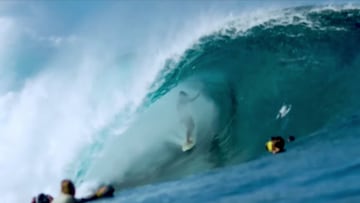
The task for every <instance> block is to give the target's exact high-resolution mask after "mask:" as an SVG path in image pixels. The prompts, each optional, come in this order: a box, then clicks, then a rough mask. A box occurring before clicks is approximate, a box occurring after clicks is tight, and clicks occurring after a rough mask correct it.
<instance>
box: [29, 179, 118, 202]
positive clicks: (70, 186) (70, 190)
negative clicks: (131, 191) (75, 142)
mask: <svg viewBox="0 0 360 203" xmlns="http://www.w3.org/2000/svg"><path fill="white" fill-rule="evenodd" d="M114 192H115V189H114V188H113V187H112V186H111V185H106V186H102V187H100V188H99V189H98V190H97V191H96V193H94V194H92V195H90V196H89V197H86V198H81V199H76V198H75V186H74V183H73V182H72V181H71V180H68V179H65V180H63V181H61V193H60V195H59V196H58V197H56V198H55V199H53V198H52V197H51V196H50V195H45V194H39V195H38V197H37V198H33V200H32V202H31V203H84V202H89V201H92V200H97V199H100V198H106V197H113V195H114Z"/></svg>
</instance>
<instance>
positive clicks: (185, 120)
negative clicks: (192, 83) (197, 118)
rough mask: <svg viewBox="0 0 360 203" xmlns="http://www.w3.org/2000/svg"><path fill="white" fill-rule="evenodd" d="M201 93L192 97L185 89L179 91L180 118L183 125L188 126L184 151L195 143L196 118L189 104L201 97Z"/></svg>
mask: <svg viewBox="0 0 360 203" xmlns="http://www.w3.org/2000/svg"><path fill="white" fill-rule="evenodd" d="M199 95H200V93H198V94H197V95H196V96H194V97H192V98H190V97H189V95H188V94H187V93H186V92H185V91H180V92H179V97H178V101H177V106H176V107H177V112H178V114H179V120H180V123H181V124H182V125H184V127H185V128H186V141H185V143H184V144H183V146H182V150H183V151H188V150H190V149H192V148H193V147H194V145H195V137H194V134H193V132H194V128H195V123H194V119H193V118H192V116H191V113H190V112H189V106H188V104H189V103H190V102H193V101H195V100H196V99H197V98H198V97H199Z"/></svg>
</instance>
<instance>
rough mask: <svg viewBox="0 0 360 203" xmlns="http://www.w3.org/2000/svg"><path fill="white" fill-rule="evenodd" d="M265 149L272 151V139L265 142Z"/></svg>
mask: <svg viewBox="0 0 360 203" xmlns="http://www.w3.org/2000/svg"><path fill="white" fill-rule="evenodd" d="M265 146H266V149H267V150H268V151H269V152H272V151H273V150H274V142H273V141H271V140H270V141H268V142H267V143H266V144H265Z"/></svg>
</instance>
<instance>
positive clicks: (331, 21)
mask: <svg viewBox="0 0 360 203" xmlns="http://www.w3.org/2000/svg"><path fill="white" fill-rule="evenodd" d="M269 16H270V17H267V18H266V19H263V18H261V17H259V16H252V17H251V18H252V19H247V18H245V19H235V20H232V21H231V22H228V23H226V24H224V25H223V27H222V28H221V29H219V30H217V31H215V32H213V33H212V34H209V35H206V36H202V37H201V38H200V39H199V40H198V42H197V43H196V44H195V45H194V46H192V47H191V48H189V49H187V50H186V51H185V52H184V53H183V54H182V56H181V58H180V60H175V59H171V58H169V59H168V60H167V62H166V64H165V66H164V68H163V69H162V72H161V74H160V75H159V76H158V79H157V82H156V85H157V86H154V87H153V91H152V92H150V93H149V94H148V95H147V97H146V100H145V101H144V103H143V105H142V107H141V108H139V109H138V114H137V117H136V119H135V121H134V122H132V123H131V126H130V127H129V129H128V130H127V131H125V132H124V133H122V134H121V135H119V136H115V137H112V138H111V139H110V140H107V141H106V142H105V143H104V144H103V145H101V150H99V151H100V152H98V153H97V157H93V156H92V163H91V164H89V165H87V166H86V167H85V168H84V165H83V166H82V167H81V166H80V168H81V170H80V171H77V172H76V178H77V181H78V182H83V181H89V180H94V181H95V182H96V181H98V182H111V183H113V184H115V185H117V186H118V187H120V188H124V187H130V186H136V185H141V184H146V183H151V182H154V181H162V180H169V179H176V178H179V177H182V176H185V175H189V174H192V173H195V172H200V171H204V170H207V169H211V168H214V167H223V166H227V165H231V164H236V163H240V162H244V161H249V160H253V159H256V158H257V157H259V156H261V155H263V154H265V152H264V142H265V141H266V140H267V139H268V137H270V136H274V135H282V136H288V135H295V136H296V137H297V138H299V139H302V138H305V137H307V136H310V135H312V133H314V132H317V131H321V129H323V128H324V127H325V126H328V125H332V124H334V123H337V122H339V121H340V120H341V119H343V118H344V117H345V118H346V117H348V116H351V114H352V113H353V112H355V111H357V110H358V109H359V106H360V103H359V101H360V98H359V96H360V95H359V94H358V92H359V90H360V89H359V87H360V86H359V85H358V83H359V79H360V68H359V67H360V52H359V49H358V46H357V45H359V44H360V20H359V19H360V9H358V8H353V7H351V8H347V7H336V8H329V7H298V8H292V9H285V10H282V11H277V12H274V13H270V14H269ZM249 20H252V21H251V22H255V23H253V24H251V23H249ZM159 81H163V82H162V83H161V85H160V86H158V84H159ZM181 90H183V91H185V92H187V93H188V94H189V95H190V96H195V95H197V94H200V96H199V97H198V98H197V99H196V100H194V101H193V102H191V103H190V104H189V105H188V108H189V112H190V113H189V114H190V115H191V116H192V117H193V118H194V121H195V132H194V134H195V136H196V140H197V146H196V148H195V149H194V150H193V151H192V152H190V153H182V152H181V144H182V142H184V140H185V134H186V130H184V129H183V128H182V126H181V125H180V124H179V121H178V112H177V111H176V104H177V99H178V94H179V91H181ZM284 104H285V105H291V106H292V108H291V111H290V112H289V114H288V115H287V116H286V117H284V118H282V119H277V118H276V116H277V113H278V111H279V109H280V108H281V107H282V106H283V105H284ZM324 136H326V135H324ZM324 139H326V138H324ZM93 147H94V146H93ZM85 159H86V158H83V160H85Z"/></svg>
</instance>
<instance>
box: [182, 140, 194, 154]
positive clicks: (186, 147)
mask: <svg viewBox="0 0 360 203" xmlns="http://www.w3.org/2000/svg"><path fill="white" fill-rule="evenodd" d="M195 144H196V142H195V140H192V142H190V143H188V142H185V143H184V144H183V146H182V150H183V152H186V151H189V150H191V149H192V148H194V146H195Z"/></svg>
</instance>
